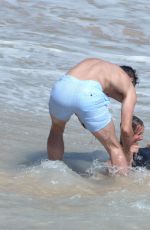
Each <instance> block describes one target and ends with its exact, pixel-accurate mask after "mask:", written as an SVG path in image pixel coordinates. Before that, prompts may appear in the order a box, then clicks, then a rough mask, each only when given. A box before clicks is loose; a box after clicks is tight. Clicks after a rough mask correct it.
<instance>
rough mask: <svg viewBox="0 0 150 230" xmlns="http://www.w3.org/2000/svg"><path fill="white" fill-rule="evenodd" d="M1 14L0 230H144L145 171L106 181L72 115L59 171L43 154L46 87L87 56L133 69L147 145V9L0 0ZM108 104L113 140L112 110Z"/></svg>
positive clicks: (97, 153)
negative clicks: (136, 78)
mask: <svg viewBox="0 0 150 230" xmlns="http://www.w3.org/2000/svg"><path fill="white" fill-rule="evenodd" d="M0 8H1V11H0V16H1V17H0V156H1V160H0V229H7V230H8V229H19V230H20V229H42V230H43V229H56V230H62V229H68V230H70V229H71V230H74V229H79V230H80V229H87V230H88V229H89V230H91V229H94V230H95V229H101V230H109V229H110V228H111V229H112V228H113V229H125V230H126V229H144V230H147V229H149V215H150V199H149V192H150V172H149V170H146V169H144V168H137V169H131V170H130V172H129V175H128V176H127V177H121V176H115V175H109V174H108V172H107V169H106V166H105V163H104V161H106V160H107V159H108V156H107V154H106V152H105V150H104V149H103V147H102V146H101V145H100V144H99V143H98V142H97V141H96V140H95V138H94V137H92V136H91V134H89V133H88V132H87V131H86V130H84V129H83V128H82V127H81V126H80V124H79V122H78V120H77V118H76V117H74V116H73V117H72V118H71V120H70V122H69V123H68V124H67V127H66V130H65V134H64V139H65V154H64V162H59V161H56V162H51V161H48V160H47V153H46V142H47V136H48V133H49V128H50V119H49V112H48V101H49V94H50V90H51V87H52V85H53V83H54V82H55V81H56V80H57V79H58V78H59V77H60V75H61V74H64V73H65V72H66V71H68V69H69V68H70V67H72V66H73V65H75V64H76V63H77V62H79V61H81V60H82V59H84V58H87V57H99V58H103V59H106V60H108V61H111V62H113V63H116V64H119V65H131V66H132V67H133V68H135V69H136V70H137V73H138V75H139V84H138V86H137V96H138V102H137V105H136V108H135V114H136V115H137V116H139V117H140V118H142V119H143V121H144V124H145V135H144V140H143V141H142V142H141V146H145V145H146V144H147V143H148V142H149V141H150V138H149V137H150V118H149V97H150V91H149V88H150V80H149V73H150V70H149V66H150V56H149V53H150V46H149V45H150V43H149V37H150V30H149V22H150V19H149V10H150V7H149V5H148V4H147V1H145V0H144V1H142V2H141V1H138V0H135V1H130V2H127V1H122V0H107V1H105V2H101V1H98V0H95V1H94V0H79V1H76V2H74V1H67V0H64V1H62V0H57V1H53V0H51V1H50V0H43V1H40V0H37V1H33V0H30V1H29V0H21V1H18V0H7V1H6V0H2V1H1V2H0ZM111 102H112V103H111V104H112V106H111V110H112V113H113V118H114V122H115V124H116V131H117V134H118V136H119V123H120V122H119V121H120V104H119V103H117V102H115V101H111Z"/></svg>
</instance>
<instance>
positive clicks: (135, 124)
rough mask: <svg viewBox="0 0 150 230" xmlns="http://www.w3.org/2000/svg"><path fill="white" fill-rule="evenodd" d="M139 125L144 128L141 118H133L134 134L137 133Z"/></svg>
mask: <svg viewBox="0 0 150 230" xmlns="http://www.w3.org/2000/svg"><path fill="white" fill-rule="evenodd" d="M139 125H140V126H142V127H143V128H144V123H143V121H142V120H141V119H140V118H139V117H137V116H133V118H132V129H133V132H135V130H136V128H137V127H138V126H139Z"/></svg>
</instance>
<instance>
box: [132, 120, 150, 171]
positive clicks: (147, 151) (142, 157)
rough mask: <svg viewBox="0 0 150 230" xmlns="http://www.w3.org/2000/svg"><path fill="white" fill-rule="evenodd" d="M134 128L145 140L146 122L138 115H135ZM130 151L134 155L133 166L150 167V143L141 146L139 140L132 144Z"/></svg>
mask: <svg viewBox="0 0 150 230" xmlns="http://www.w3.org/2000/svg"><path fill="white" fill-rule="evenodd" d="M132 128H133V131H134V133H135V134H138V135H140V138H141V140H143V134H144V123H143V121H142V120H141V119H140V118H139V117H137V116H133V120H132ZM130 152H131V155H132V156H133V157H132V162H131V166H132V167H145V168H146V169H150V144H149V143H148V144H147V146H146V147H144V148H140V146H139V144H138V142H137V143H136V144H134V145H132V146H131V148H130Z"/></svg>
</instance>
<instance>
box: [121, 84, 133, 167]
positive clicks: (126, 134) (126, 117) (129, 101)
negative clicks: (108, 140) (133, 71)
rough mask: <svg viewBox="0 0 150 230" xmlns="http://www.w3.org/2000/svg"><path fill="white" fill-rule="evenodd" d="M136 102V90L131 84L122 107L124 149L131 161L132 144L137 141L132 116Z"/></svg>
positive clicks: (128, 159)
mask: <svg viewBox="0 0 150 230" xmlns="http://www.w3.org/2000/svg"><path fill="white" fill-rule="evenodd" d="M135 104H136V92H135V89H134V87H133V86H130V87H129V89H128V92H127V95H126V96H125V97H124V99H123V101H122V108H121V139H122V144H123V150H124V152H125V154H126V157H127V161H128V162H130V160H131V159H130V146H131V145H132V144H133V143H134V142H135V140H134V133H133V130H132V116H133V112H134V107H135Z"/></svg>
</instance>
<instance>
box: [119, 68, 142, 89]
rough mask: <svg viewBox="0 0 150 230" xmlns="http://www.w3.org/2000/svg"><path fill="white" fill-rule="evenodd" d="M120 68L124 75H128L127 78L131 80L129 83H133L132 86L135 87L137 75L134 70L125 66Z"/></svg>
mask: <svg viewBox="0 0 150 230" xmlns="http://www.w3.org/2000/svg"><path fill="white" fill-rule="evenodd" d="M120 68H121V69H122V70H123V71H124V72H125V73H126V74H128V76H129V77H130V79H131V82H132V83H133V85H134V86H136V84H137V83H138V76H137V74H136V70H135V69H133V68H132V67H130V66H125V65H122V66H120Z"/></svg>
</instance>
